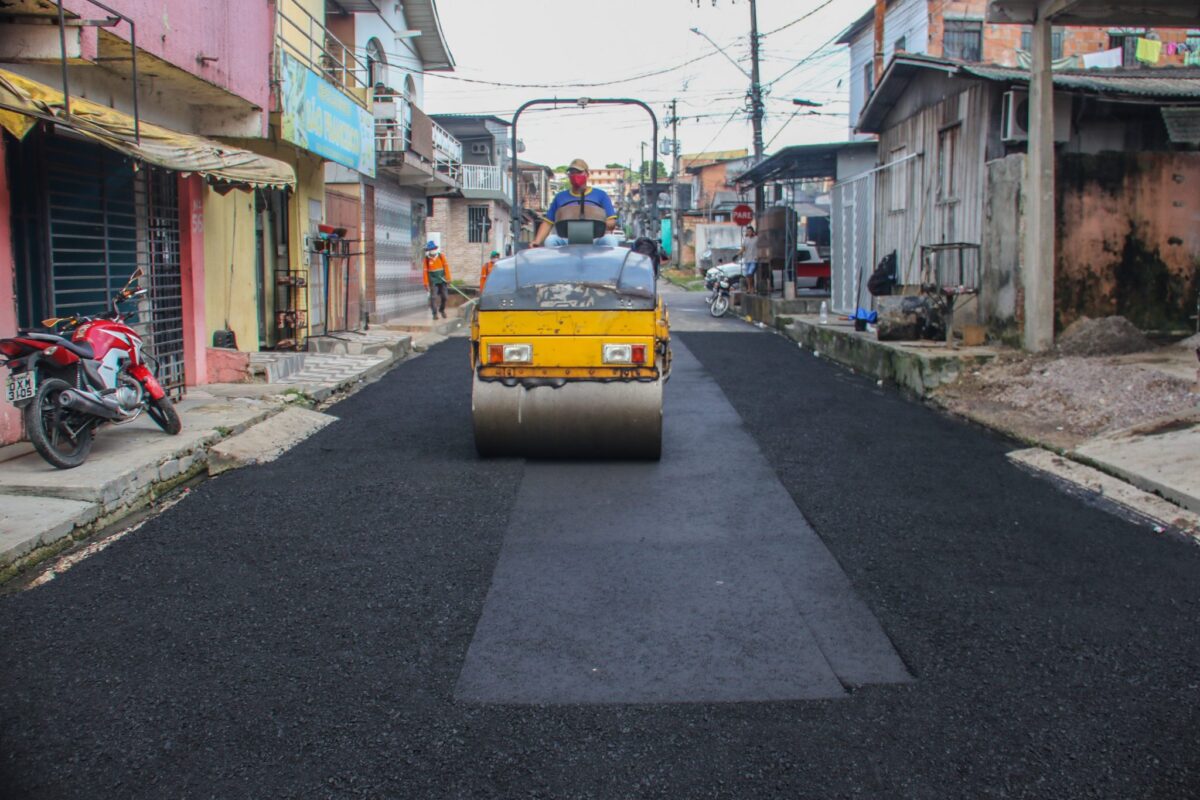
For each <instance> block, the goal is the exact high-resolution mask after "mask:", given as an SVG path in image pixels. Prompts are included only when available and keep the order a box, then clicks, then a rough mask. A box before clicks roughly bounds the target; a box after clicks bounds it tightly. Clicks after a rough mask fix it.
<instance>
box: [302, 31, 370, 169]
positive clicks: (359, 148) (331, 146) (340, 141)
mask: <svg viewBox="0 0 1200 800" xmlns="http://www.w3.org/2000/svg"><path fill="white" fill-rule="evenodd" d="M281 56H282V66H283V75H282V78H283V81H282V86H280V92H281V95H280V100H281V102H280V105H281V107H282V108H281V122H282V132H281V133H282V136H283V138H284V140H286V141H289V142H291V143H292V144H294V145H297V146H299V147H303V148H304V149H305V150H308V151H309V152H310V153H316V154H317V155H319V156H321V157H322V158H327V159H329V160H330V161H334V162H337V163H338V164H341V165H342V166H344V167H349V168H350V169H352V170H354V171H356V172H360V173H362V174H363V175H368V176H370V177H375V118H374V115H373V114H372V113H371V112H370V111H368V110H367V109H365V108H363V107H362V106H360V105H358V104H357V103H355V102H354V101H353V100H351V99H350V98H349V97H347V96H346V95H345V94H343V93H342V92H341V90H340V89H338V88H337V87H336V86H334V85H333V84H332V83H330V82H329V81H327V80H325V79H323V78H322V77H321V76H320V75H318V74H317V73H315V72H313V71H312V70H311V69H309V68H308V67H306V66H304V64H303V63H301V62H300V61H299V60H297V59H295V58H293V57H292V56H291V55H289V54H288V53H286V52H284V53H281Z"/></svg>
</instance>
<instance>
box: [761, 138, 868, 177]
mask: <svg viewBox="0 0 1200 800" xmlns="http://www.w3.org/2000/svg"><path fill="white" fill-rule="evenodd" d="M877 146H878V145H876V143H875V142H873V141H857V142H830V143H828V144H798V145H793V146H791V147H785V148H783V149H782V150H780V151H779V152H778V153H776V154H775V155H773V156H771V157H770V158H768V159H766V160H765V161H763V162H762V163H760V164H759V165H758V166H756V167H754V168H753V169H750V170H747V171H746V172H744V173H742V174H741V175H739V176H738V178H737V181H738V183H739V184H751V185H755V186H757V185H759V184H762V183H769V182H770V181H786V180H805V179H809V178H836V177H837V154H838V153H839V152H841V151H843V150H855V149H874V148H875V147H877Z"/></svg>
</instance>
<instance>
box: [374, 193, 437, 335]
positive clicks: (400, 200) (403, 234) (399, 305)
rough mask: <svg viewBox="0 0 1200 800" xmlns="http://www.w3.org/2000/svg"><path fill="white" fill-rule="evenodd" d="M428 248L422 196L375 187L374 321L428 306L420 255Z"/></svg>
mask: <svg viewBox="0 0 1200 800" xmlns="http://www.w3.org/2000/svg"><path fill="white" fill-rule="evenodd" d="M424 245H425V200H424V197H423V196H422V195H419V194H416V193H414V192H411V191H406V190H404V189H402V188H401V187H397V186H393V185H392V184H390V183H385V182H384V181H379V182H377V183H376V184H375V298H374V299H375V315H374V316H375V318H376V319H378V320H380V321H385V320H389V319H392V318H393V317H398V316H400V315H402V314H404V313H405V312H409V311H413V310H415V309H418V308H421V307H423V306H424V305H425V303H426V295H425V287H424V285H423V283H422V281H421V261H420V256H419V254H420V252H421V250H422V248H423V247H424Z"/></svg>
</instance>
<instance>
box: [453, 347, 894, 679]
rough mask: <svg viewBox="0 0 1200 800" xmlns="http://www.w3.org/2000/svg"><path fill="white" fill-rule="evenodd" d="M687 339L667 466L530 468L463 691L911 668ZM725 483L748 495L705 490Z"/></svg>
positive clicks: (879, 675) (669, 397)
mask: <svg viewBox="0 0 1200 800" xmlns="http://www.w3.org/2000/svg"><path fill="white" fill-rule="evenodd" d="M674 349H675V353H674V360H673V364H674V366H673V369H672V375H671V380H670V381H669V382H668V384H667V390H666V398H665V403H664V406H665V409H664V442H663V447H664V451H665V452H666V454H667V455H666V456H665V457H664V458H663V459H662V461H661V462H659V463H645V462H641V463H628V462H615V463H613V462H610V463H603V462H600V463H596V462H582V463H572V462H566V463H554V462H550V463H531V464H529V465H527V466H526V468H525V476H524V478H523V480H522V483H521V488H520V491H519V493H518V496H517V501H516V504H515V505H514V507H513V512H512V515H511V517H510V519H509V527H508V531H507V533H506V534H505V539H504V547H503V549H502V550H501V553H500V560H499V562H498V563H497V566H496V570H495V573H494V574H493V576H492V587H491V592H490V593H489V597H488V600H487V603H486V604H485V606H484V610H483V615H482V616H481V618H480V621H479V624H478V626H476V629H475V638H474V640H473V641H472V643H471V647H470V649H469V651H468V653H467V660H466V663H465V665H464V667H463V674H462V677H461V678H460V679H459V684H458V690H457V692H456V697H458V698H459V699H461V700H469V701H479V702H515V703H585V702H590V703H647V702H693V703H694V702H705V701H752V700H795V699H811V698H832V697H841V696H844V695H845V693H846V690H845V688H844V685H845V684H849V685H852V686H858V685H862V684H864V683H889V682H906V681H908V680H910V679H911V678H910V675H909V674H908V672H907V670H906V669H905V667H904V664H903V662H902V661H901V660H900V657H899V656H898V655H897V654H896V652H895V650H894V649H893V648H892V645H891V642H889V641H888V638H887V636H886V635H885V634H884V632H883V630H882V629H881V628H880V626H879V623H878V621H877V620H876V619H875V618H874V616H873V615H872V614H871V612H870V611H869V610H868V609H867V608H866V606H865V605H864V604H863V603H862V601H861V600H860V599H859V598H858V597H856V596H855V594H854V590H853V588H852V587H851V586H850V582H849V581H848V580H847V579H846V576H845V573H843V572H842V570H841V567H839V566H838V563H837V561H836V560H834V558H833V557H832V556H831V555H830V553H829V551H828V550H827V549H826V548H825V546H824V545H823V544H822V543H821V540H820V538H819V537H818V536H817V535H816V534H815V533H814V532H813V530H812V528H810V527H809V526H808V523H806V522H805V521H804V517H803V516H802V515H801V514H800V512H799V511H798V510H797V508H796V504H795V503H794V502H792V499H791V498H790V497H789V496H788V494H787V491H786V490H785V489H784V488H783V486H782V485H781V484H780V483H779V481H778V480H777V479H776V478H775V476H774V474H773V473H772V472H771V469H770V467H769V466H768V465H767V463H766V460H765V459H764V458H763V457H762V454H761V453H760V452H759V449H758V447H757V446H756V445H755V444H754V441H753V439H751V438H750V436H748V435H747V434H746V432H745V430H744V429H743V428H742V427H741V425H740V424H739V421H738V416H737V413H736V412H735V411H734V410H733V408H732V407H731V406H730V405H729V403H728V401H726V400H725V397H724V395H723V394H722V393H721V390H720V388H719V387H718V386H717V385H716V383H715V382H714V381H713V380H712V378H710V377H709V376H708V375H707V374H706V373H705V372H704V370H703V369H701V367H700V365H699V363H698V362H697V361H696V359H695V357H694V356H692V354H691V353H690V352H689V351H688V349H687V347H686V346H684V345H683V344H681V343H678V342H676V344H675V348H674ZM535 391H553V390H552V389H539V390H535ZM697 432H702V435H696V433H697ZM714 453H719V454H720V457H719V458H713V454H714ZM727 485H728V486H737V487H739V489H740V493H739V495H738V500H739V502H737V503H734V502H731V501H730V498H729V497H727V496H726V495H725V494H724V493H723V492H719V493H717V494H715V495H710V496H709V497H710V499H709V501H708V502H705V501H704V499H705V497H706V493H705V489H706V487H714V486H719V487H724V486H727Z"/></svg>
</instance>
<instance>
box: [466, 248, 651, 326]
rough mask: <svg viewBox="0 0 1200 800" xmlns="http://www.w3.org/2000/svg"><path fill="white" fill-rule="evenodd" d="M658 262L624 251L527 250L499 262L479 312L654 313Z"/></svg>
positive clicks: (485, 291)
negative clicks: (561, 310) (656, 264)
mask: <svg viewBox="0 0 1200 800" xmlns="http://www.w3.org/2000/svg"><path fill="white" fill-rule="evenodd" d="M655 300H656V298H655V291H654V262H653V261H652V260H651V259H650V258H648V257H647V256H644V255H642V254H640V253H635V252H633V251H632V250H629V249H627V248H624V247H604V246H600V245H572V246H566V247H545V248H535V249H532V250H522V251H520V252H518V253H517V254H516V256H514V257H511V258H505V259H503V260H501V261H497V262H496V266H495V268H494V269H493V270H492V273H491V274H490V275H489V276H488V280H487V286H486V288H485V289H484V292H483V295H482V296H481V297H480V299H479V310H480V311H481V312H486V311H551V310H554V309H578V310H590V311H653V310H654V307H655Z"/></svg>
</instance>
